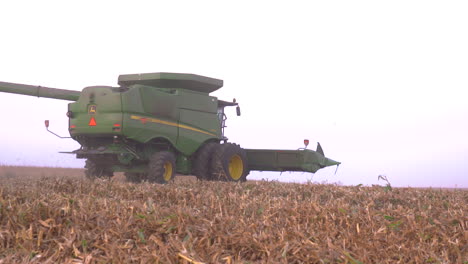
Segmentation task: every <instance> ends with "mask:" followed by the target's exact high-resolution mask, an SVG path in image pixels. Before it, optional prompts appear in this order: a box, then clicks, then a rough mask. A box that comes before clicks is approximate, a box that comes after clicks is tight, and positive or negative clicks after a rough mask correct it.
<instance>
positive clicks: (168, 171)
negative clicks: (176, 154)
mask: <svg viewBox="0 0 468 264" xmlns="http://www.w3.org/2000/svg"><path fill="white" fill-rule="evenodd" d="M171 178H172V163H170V162H169V161H168V162H166V163H164V180H165V181H167V182H168V181H170V180H171Z"/></svg>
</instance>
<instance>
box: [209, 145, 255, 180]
mask: <svg viewBox="0 0 468 264" xmlns="http://www.w3.org/2000/svg"><path fill="white" fill-rule="evenodd" d="M211 171H212V174H213V176H214V179H215V180H220V181H234V182H244V181H246V180H247V175H248V174H249V169H248V163H247V153H246V152H245V150H244V149H242V148H241V147H240V146H239V145H236V144H232V143H226V144H222V145H219V146H218V147H217V148H216V149H215V151H214V153H213V157H212V160H211Z"/></svg>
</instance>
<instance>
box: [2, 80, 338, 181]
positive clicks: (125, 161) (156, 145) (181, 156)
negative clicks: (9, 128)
mask: <svg viewBox="0 0 468 264" xmlns="http://www.w3.org/2000/svg"><path fill="white" fill-rule="evenodd" d="M118 84H119V86H118V87H110V86H91V87H86V88H84V89H83V91H82V92H78V91H71V90H63V89H55V88H46V87H41V86H31V85H23V84H13V83H6V82H0V91H2V92H7V93H16V94H23V95H31V96H38V97H47V98H53V99H62V100H69V101H72V102H71V103H70V104H68V112H67V116H68V118H69V127H68V129H69V132H70V136H71V137H72V138H73V139H74V140H76V141H78V142H79V143H80V145H81V147H80V148H79V149H77V150H74V151H71V152H66V153H70V154H75V155H76V157H77V158H79V159H86V166H85V168H86V176H87V177H89V178H96V177H111V176H112V175H113V173H114V172H117V171H122V172H125V176H126V177H127V179H128V181H130V182H141V181H149V182H156V183H167V182H169V181H171V180H172V179H173V178H174V175H175V173H176V172H177V173H180V174H193V175H195V176H197V177H198V178H199V179H203V180H224V181H245V180H246V177H247V175H248V174H249V171H250V170H260V171H306V172H316V171H317V170H319V169H320V168H324V167H326V166H333V165H338V164H340V163H339V162H336V161H333V160H331V159H328V158H326V157H325V156H324V154H323V151H322V149H321V147H320V145H318V148H317V151H313V150H309V149H301V150H260V149H243V148H241V147H240V146H239V145H237V144H234V143H231V142H228V140H227V138H226V137H225V136H224V133H223V131H224V127H225V121H226V115H225V114H224V108H225V107H227V106H236V107H237V114H238V115H240V109H239V106H238V103H236V101H235V100H234V101H233V102H227V101H222V100H218V99H217V98H216V97H213V96H210V95H209V94H210V93H211V92H214V91H216V90H218V89H219V88H221V87H222V86H223V81H222V80H219V79H213V78H208V77H204V76H200V75H194V74H180V73H146V74H129V75H120V76H119V79H118ZM46 126H47V127H48V121H46Z"/></svg>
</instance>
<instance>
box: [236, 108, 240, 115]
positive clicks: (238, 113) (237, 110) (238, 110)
mask: <svg viewBox="0 0 468 264" xmlns="http://www.w3.org/2000/svg"><path fill="white" fill-rule="evenodd" d="M236 112H237V116H240V115H241V112H240V107H239V106H237V107H236Z"/></svg>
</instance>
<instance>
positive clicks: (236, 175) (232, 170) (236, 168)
mask: <svg viewBox="0 0 468 264" xmlns="http://www.w3.org/2000/svg"><path fill="white" fill-rule="evenodd" d="M243 172H244V162H243V161H242V159H241V157H240V156H239V155H234V156H232V157H231V159H230V160H229V174H230V175H231V178H232V179H233V180H235V181H237V180H239V179H240V178H241V177H242V173H243Z"/></svg>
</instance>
